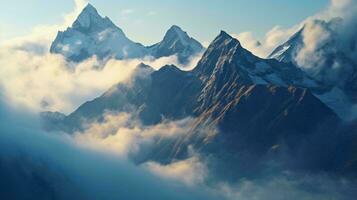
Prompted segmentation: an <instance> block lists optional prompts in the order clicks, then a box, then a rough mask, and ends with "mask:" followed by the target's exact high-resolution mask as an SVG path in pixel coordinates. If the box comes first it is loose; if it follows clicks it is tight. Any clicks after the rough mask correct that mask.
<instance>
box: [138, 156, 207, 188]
mask: <svg viewBox="0 0 357 200" xmlns="http://www.w3.org/2000/svg"><path fill="white" fill-rule="evenodd" d="M144 167H145V168H147V169H149V170H150V171H151V172H152V173H154V174H156V175H158V176H160V177H162V178H164V179H168V180H174V181H179V182H183V183H185V184H186V185H188V186H195V185H200V184H203V183H204V182H205V180H206V178H207V175H208V169H207V167H206V165H205V164H204V163H203V162H202V161H200V160H199V158H198V157H192V158H189V159H187V160H182V161H177V162H173V163H171V164H168V165H161V164H159V163H155V162H148V163H145V164H144Z"/></svg>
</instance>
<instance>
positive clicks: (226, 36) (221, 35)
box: [217, 30, 233, 39]
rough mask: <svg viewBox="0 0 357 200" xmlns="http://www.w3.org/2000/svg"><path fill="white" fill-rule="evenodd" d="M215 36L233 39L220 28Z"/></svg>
mask: <svg viewBox="0 0 357 200" xmlns="http://www.w3.org/2000/svg"><path fill="white" fill-rule="evenodd" d="M217 38H224V39H233V37H232V36H231V35H229V34H228V33H227V32H226V31H224V30H221V32H220V33H219V35H218V36H217Z"/></svg>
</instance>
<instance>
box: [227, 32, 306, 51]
mask: <svg viewBox="0 0 357 200" xmlns="http://www.w3.org/2000/svg"><path fill="white" fill-rule="evenodd" d="M300 27H301V26H300V25H297V26H294V27H292V28H289V29H284V28H282V27H280V26H275V27H273V28H272V29H271V30H270V31H268V32H267V34H265V37H264V39H263V40H262V41H258V40H257V39H255V37H254V35H253V33H252V32H243V33H240V34H232V36H233V37H235V38H237V39H238V40H239V41H240V43H241V44H242V46H243V47H244V48H246V49H248V50H249V51H251V52H252V53H253V54H254V55H256V56H259V57H261V58H266V57H267V56H269V54H270V53H271V52H272V51H273V50H274V49H275V48H276V47H277V46H278V45H280V44H282V43H283V42H285V41H287V40H288V38H289V37H291V35H293V34H294V33H295V32H297V30H298V29H299V28H300Z"/></svg>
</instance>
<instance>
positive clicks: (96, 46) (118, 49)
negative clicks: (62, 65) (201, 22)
mask: <svg viewBox="0 0 357 200" xmlns="http://www.w3.org/2000/svg"><path fill="white" fill-rule="evenodd" d="M203 50H204V47H203V46H202V45H201V44H200V43H199V42H198V41H197V40H195V39H194V38H192V37H190V36H189V35H188V34H187V33H186V32H184V31H183V30H182V29H181V28H180V27H178V26H176V25H174V26H172V27H171V28H170V29H169V30H168V31H167V33H166V34H165V37H164V39H163V40H162V41H161V42H159V43H157V44H154V45H151V46H144V45H142V44H140V43H137V42H133V41H132V40H130V39H129V38H128V37H127V36H126V35H125V33H124V32H123V31H122V30H121V29H120V28H119V27H117V26H116V25H115V24H114V23H113V22H112V21H111V20H110V19H109V18H108V17H101V16H100V15H99V14H98V11H97V10H96V9H95V8H94V7H93V6H92V5H91V4H88V5H87V6H86V7H85V8H84V9H83V11H82V12H81V13H80V15H79V16H78V18H77V19H76V20H75V22H74V23H73V25H72V27H70V28H68V29H67V30H65V31H64V32H61V31H60V32H58V34H57V37H56V39H55V41H54V42H53V43H52V45H51V48H50V52H51V53H55V54H62V55H63V56H64V57H65V58H67V60H69V61H73V62H80V61H83V60H85V59H87V58H90V57H92V56H96V57H97V58H98V59H101V60H106V59H110V58H115V59H120V60H122V59H133V58H141V59H142V58H145V57H149V58H161V57H168V56H174V55H176V56H177V58H178V61H179V62H180V63H182V64H186V63H187V62H189V61H190V59H191V58H192V57H193V56H196V55H198V54H200V53H201V52H202V51H203Z"/></svg>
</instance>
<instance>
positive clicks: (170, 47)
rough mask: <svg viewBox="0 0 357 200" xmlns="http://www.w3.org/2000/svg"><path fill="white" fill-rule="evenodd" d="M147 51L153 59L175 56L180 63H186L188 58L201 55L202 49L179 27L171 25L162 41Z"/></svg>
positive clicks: (199, 44)
mask: <svg viewBox="0 0 357 200" xmlns="http://www.w3.org/2000/svg"><path fill="white" fill-rule="evenodd" d="M149 49H150V51H151V54H152V56H154V57H155V58H159V57H164V56H170V55H177V57H178V59H179V61H180V62H181V63H187V62H188V61H189V59H190V57H192V56H195V55H197V54H199V53H201V52H202V51H203V50H204V47H203V46H202V45H201V43H199V42H198V41H197V40H195V39H194V38H192V37H190V36H189V35H188V34H187V32H185V31H183V30H182V29H181V28H180V27H179V26H177V25H173V26H171V28H170V29H169V30H168V31H167V32H166V34H165V36H164V39H163V40H162V41H161V42H159V43H157V44H155V45H153V46H151V47H149Z"/></svg>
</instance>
